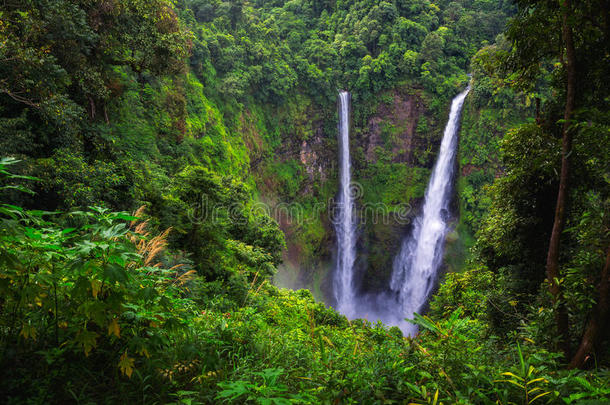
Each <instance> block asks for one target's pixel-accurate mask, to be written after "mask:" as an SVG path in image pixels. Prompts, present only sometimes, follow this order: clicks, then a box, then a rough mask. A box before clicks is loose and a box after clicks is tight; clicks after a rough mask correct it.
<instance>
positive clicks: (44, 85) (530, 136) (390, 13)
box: [0, 0, 610, 404]
mask: <svg viewBox="0 0 610 405" xmlns="http://www.w3.org/2000/svg"><path fill="white" fill-rule="evenodd" d="M606 3H607V2H606ZM606 3H605V2H603V1H593V0H589V1H585V2H582V4H580V3H579V4H578V5H577V6H571V7H573V10H572V11H573V13H572V14H571V15H570V18H569V19H567V20H566V21H567V24H568V25H569V26H570V27H572V29H573V30H574V33H575V43H576V48H577V52H576V58H577V61H578V69H579V74H580V76H579V80H580V81H579V86H580V87H579V91H578V94H577V97H576V101H577V108H576V110H575V113H574V116H573V118H572V119H571V121H570V124H571V126H570V128H571V131H573V132H572V133H573V134H574V147H573V151H572V152H571V154H572V169H571V170H572V172H571V174H570V177H571V187H570V189H569V205H568V208H567V211H566V227H565V231H564V232H563V235H562V242H561V247H562V249H561V256H560V270H561V275H562V276H561V280H558V282H559V283H560V285H561V288H562V291H563V294H562V297H563V298H562V299H563V301H562V302H560V303H559V304H561V305H562V306H564V307H565V308H567V310H568V313H569V319H570V325H571V330H570V333H569V336H567V339H568V340H569V341H570V343H571V344H572V345H573V346H576V345H578V343H579V341H580V340H581V336H582V335H583V333H584V331H585V330H586V329H587V327H588V326H587V325H588V323H589V322H590V319H591V318H592V315H594V314H595V313H596V311H598V309H599V306H600V302H602V301H603V300H602V298H603V297H601V296H600V292H599V291H600V288H599V287H598V286H599V285H601V284H602V282H603V279H602V275H601V269H602V268H604V260H607V258H606V255H607V253H606V251H607V248H608V244H609V238H610V233H609V231H608V229H609V228H608V221H609V217H608V213H609V212H610V210H609V201H610V192H609V191H610V190H609V184H610V183H609V178H608V167H607V160H608V156H610V143H609V141H610V136H609V135H610V116H609V114H608V111H610V106H609V105H608V103H609V102H610V99H609V98H608V97H609V96H608V95H609V94H610V91H609V88H608V85H609V84H608V82H607V80H606V78H607V77H608V75H609V74H610V72H608V67H609V66H610V64H608V45H609V44H610V41H609V34H608V21H607V15H606V16H605V18H606V20H604V14H605V13H604V12H603V11H604V10H605V11H607V5H606V6H605V4H606ZM603 7H606V9H604V8H603ZM598 8H601V9H602V12H601V13H599V12H597V11H596V10H597V9H598ZM562 12H563V9H562V8H561V7H560V6H559V5H558V4H556V2H551V1H517V2H516V4H512V3H510V2H506V1H502V0H456V1H445V0H439V1H429V0H392V1H381V2H377V1H371V0H353V1H351V0H350V1H347V0H345V1H344V0H339V1H324V0H292V1H283V0H274V1H264V0H253V1H251V2H246V1H242V0H229V1H226V2H223V1H219V0H177V1H170V0H154V1H144V0H115V1H87V0H27V1H20V2H5V3H3V4H2V5H0V158H1V159H2V160H0V204H1V205H0V350H1V357H0V402H3V403H4V402H6V403H128V402H141V403H171V402H173V403H181V404H195V403H259V404H284V403H327V404H336V403H379V404H389V403H418V404H426V403H428V404H440V403H446V404H449V403H461V404H469V403H482V404H493V403H497V404H511V403H516V404H530V403H536V404H539V403H568V404H570V403H587V402H585V401H587V400H590V401H591V402H589V403H598V402H599V401H603V400H605V399H608V398H609V397H610V385H609V381H610V378H609V374H608V364H609V363H608V361H609V357H610V354H609V353H608V350H607V345H606V346H605V349H604V345H600V346H599V347H596V350H595V352H594V353H591V356H589V357H588V360H587V366H588V367H589V368H590V370H589V371H576V370H568V369H567V368H566V364H567V362H568V361H569V359H567V358H564V357H562V355H561V354H558V353H556V352H557V351H558V349H559V348H558V345H557V343H558V333H557V330H556V326H555V324H554V318H555V316H556V313H557V306H558V303H556V302H555V303H554V301H553V300H552V299H551V297H549V294H548V291H547V287H546V286H547V284H548V283H547V282H545V277H546V276H545V272H544V267H545V258H546V253H547V248H548V243H549V235H550V233H551V229H552V227H553V212H554V209H555V201H556V193H557V191H556V190H557V187H558V183H559V174H558V173H559V172H560V171H561V164H562V163H561V160H562V154H561V131H562V125H563V120H562V119H563V109H564V105H565V100H566V97H567V96H566V94H565V93H566V90H565V88H566V82H567V80H568V79H567V73H566V64H565V60H564V55H563V54H564V52H563V48H564V45H563V42H562V41H563V39H562V38H563V37H562V35H561V31H562V25H561V24H562V14H561V13H562ZM515 13H516V14H515ZM513 15H515V18H513V19H512V20H511V22H510V24H509V25H508V29H506V27H505V25H506V22H507V19H508V18H509V17H510V16H513ZM504 31H505V32H504ZM502 32H504V34H502ZM467 72H471V73H472V82H471V84H472V91H471V94H470V95H469V97H468V99H467V101H466V103H465V110H464V119H463V123H462V127H463V129H462V135H461V140H460V147H459V148H460V149H459V156H458V160H459V162H458V166H459V171H460V176H459V178H458V179H457V199H456V203H455V211H456V213H459V220H458V221H456V232H455V233H454V235H452V237H451V238H450V239H451V243H450V247H449V249H448V254H447V267H448V268H449V270H452V271H456V272H450V273H448V274H447V275H446V277H445V280H444V281H443V283H442V284H441V286H440V288H439V291H438V292H437V293H436V294H435V297H434V298H433V299H432V301H431V302H430V308H429V311H428V314H427V315H426V316H423V315H416V319H415V320H413V322H415V323H416V324H417V325H418V326H419V327H420V331H421V333H420V334H418V335H417V336H415V337H411V338H405V337H403V336H402V334H401V332H400V330H398V329H397V328H387V327H386V326H384V325H382V324H376V325H371V324H370V323H369V322H368V321H364V320H356V321H351V322H350V321H348V320H347V319H346V318H345V317H343V316H341V315H339V314H338V313H336V312H335V311H334V310H332V309H331V308H327V307H326V306H325V305H324V304H322V303H321V302H316V300H314V298H313V296H312V294H311V293H310V292H308V291H306V290H299V291H289V290H283V289H279V288H277V287H275V286H273V285H272V283H273V277H274V275H276V273H277V271H278V267H280V266H284V267H283V270H282V273H281V274H280V275H281V277H280V278H276V280H278V279H279V280H284V279H285V280H287V281H286V282H285V284H288V285H306V286H308V287H310V288H311V289H312V291H313V295H315V297H316V298H318V299H320V298H324V297H325V296H328V294H329V288H330V287H329V285H330V283H328V280H329V277H328V271H329V270H330V266H329V262H330V261H331V258H332V250H333V246H332V230H331V229H332V226H331V224H330V222H329V218H327V216H326V210H327V208H329V206H328V205H329V201H330V199H331V197H332V195H333V194H334V192H335V190H336V182H335V180H334V179H335V177H336V165H334V164H333V163H332V162H333V161H334V160H335V157H336V146H337V145H336V140H335V132H336V114H335V97H336V90H337V89H340V88H341V89H349V90H350V92H351V94H352V97H353V100H354V103H353V111H352V127H353V134H354V136H353V144H352V157H353V163H354V177H355V179H356V180H357V181H358V182H359V183H360V185H361V186H362V190H361V191H362V195H361V196H360V198H359V201H358V204H359V207H362V206H364V205H365V204H373V205H374V204H384V206H385V207H386V209H387V210H389V211H390V212H393V211H398V210H400V209H401V208H400V207H401V204H404V203H410V204H412V206H413V208H414V210H413V213H415V212H416V211H417V209H418V206H419V201H420V200H421V198H422V197H423V195H424V192H425V185H426V182H427V180H428V177H429V173H430V170H431V167H432V165H433V162H434V158H435V153H436V152H435V151H436V149H437V146H438V143H439V142H440V135H441V129H442V126H443V124H444V120H445V114H446V109H447V106H448V102H449V100H450V98H451V97H452V96H453V95H454V94H456V93H457V91H458V90H460V89H462V88H463V87H464V86H465V85H466V82H467V81H468V77H467V75H466V73H467ZM5 156H10V157H6V158H5ZM261 202H265V203H269V204H270V205H271V206H273V204H277V203H279V204H287V203H289V204H293V205H289V206H288V207H295V206H296V207H298V211H280V212H279V214H278V212H272V211H273V210H269V209H268V208H269V206H268V205H263V204H261ZM286 214H287V215H286ZM361 232H362V244H363V245H365V247H366V248H365V249H361V250H362V251H363V253H361V256H360V257H359V259H358V265H359V266H360V267H361V269H362V271H363V272H364V273H365V275H364V278H363V280H364V282H365V284H366V286H365V289H366V290H369V291H378V290H382V289H383V288H384V285H385V283H386V280H387V277H388V276H389V273H390V271H391V259H392V256H393V254H394V253H395V251H396V247H397V246H398V243H399V241H400V237H401V236H402V235H403V233H404V232H405V227H404V226H403V225H401V224H397V223H379V222H377V223H373V222H368V223H366V224H364V225H363V227H362V229H361ZM470 248H472V249H470ZM282 262H284V263H282ZM606 265H607V264H606ZM604 327H605V329H603V328H602V329H603V330H602V332H601V336H602V337H603V338H606V339H607V338H608V335H610V333H608V330H607V329H608V325H604ZM602 342H603V340H602ZM596 401H597V402H596Z"/></svg>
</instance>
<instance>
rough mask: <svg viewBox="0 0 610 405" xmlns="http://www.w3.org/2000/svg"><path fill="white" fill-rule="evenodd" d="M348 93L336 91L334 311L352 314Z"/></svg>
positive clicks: (353, 247)
mask: <svg viewBox="0 0 610 405" xmlns="http://www.w3.org/2000/svg"><path fill="white" fill-rule="evenodd" d="M349 112H350V94H349V93H348V92H347V91H342V92H340V93H339V196H338V198H337V211H336V214H337V215H336V216H335V218H334V222H335V232H336V234H337V263H336V268H335V279H334V291H335V300H336V301H337V310H338V311H339V312H341V313H342V314H344V315H346V316H348V317H352V316H353V315H355V303H356V294H355V291H354V290H355V289H354V261H355V260H356V221H355V218H354V208H355V207H354V198H353V197H354V196H353V195H352V193H351V183H352V180H351V177H352V176H351V167H352V165H351V162H350V155H349V115H350V114H349Z"/></svg>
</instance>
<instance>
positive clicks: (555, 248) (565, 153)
mask: <svg viewBox="0 0 610 405" xmlns="http://www.w3.org/2000/svg"><path fill="white" fill-rule="evenodd" d="M571 9H572V5H571V0H565V1H564V4H563V10H562V14H563V21H562V34H563V41H564V45H565V50H566V55H565V62H564V63H565V65H566V70H567V89H566V104H565V109H564V123H563V129H562V147H561V175H560V178H559V191H558V193H557V204H556V206H555V219H554V221H553V230H552V232H551V240H550V242H549V250H548V253H547V258H546V275H547V278H548V281H549V291H550V292H551V295H552V296H553V302H554V303H555V304H556V305H557V311H556V315H555V321H556V323H557V332H558V333H559V335H560V341H559V344H560V349H561V350H562V351H563V353H564V355H565V357H566V359H569V358H570V352H571V350H570V335H569V322H568V310H567V308H566V307H565V303H564V302H563V296H562V293H561V287H560V286H559V283H558V280H559V278H560V274H559V243H560V238H561V233H562V231H563V224H564V220H565V207H566V200H567V195H568V179H569V169H570V160H569V158H570V153H571V150H572V132H571V131H570V119H571V118H572V111H574V103H575V98H576V97H575V90H576V55H575V50H574V39H573V37H572V27H570V25H569V22H568V18H569V16H570V11H571Z"/></svg>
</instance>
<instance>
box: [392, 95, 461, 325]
mask: <svg viewBox="0 0 610 405" xmlns="http://www.w3.org/2000/svg"><path fill="white" fill-rule="evenodd" d="M469 90H470V86H468V88H467V89H466V90H464V91H463V92H462V93H460V94H459V95H457V96H456V97H455V98H454V99H453V101H452V103H451V113H450V114H449V120H448V122H447V126H446V127H445V133H444V135H443V140H442V142H441V150H440V152H439V155H438V160H437V161H436V164H435V166H434V170H433V171H432V176H431V177H430V182H429V183H428V188H427V190H426V197H425V201H424V207H423V210H422V212H421V214H420V215H419V216H418V217H417V218H416V219H415V222H414V224H413V232H412V234H411V236H410V237H408V238H406V239H405V240H404V241H403V243H402V246H401V249H400V252H399V254H398V255H397V256H396V258H395V259H394V268H393V272H392V279H391V283H390V288H391V289H392V290H393V291H395V292H397V293H398V302H399V305H400V308H399V309H398V310H399V311H400V312H401V315H402V317H401V318H413V313H414V312H419V311H420V310H421V309H422V307H423V306H424V305H425V303H426V301H427V299H428V296H429V295H430V293H431V292H432V289H433V288H434V284H435V282H436V279H437V272H438V269H439V267H440V265H441V261H442V258H443V247H444V244H445V236H446V234H447V229H448V227H447V223H446V221H447V217H448V214H449V201H450V197H451V183H452V179H453V169H454V164H455V163H454V162H455V154H456V148H457V134H458V130H459V120H460V114H461V110H462V105H463V104H464V99H465V98H466V95H467V94H468V91H469ZM399 326H401V328H402V329H403V331H404V332H406V333H409V334H413V333H414V332H416V331H417V328H416V326H415V325H411V324H404V323H402V322H401V323H400V324H399Z"/></svg>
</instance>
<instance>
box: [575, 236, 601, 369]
mask: <svg viewBox="0 0 610 405" xmlns="http://www.w3.org/2000/svg"><path fill="white" fill-rule="evenodd" d="M609 268H610V246H609V247H608V250H607V251H606V264H605V265H604V269H603V270H602V277H601V280H600V281H599V287H598V291H599V297H598V299H597V304H595V307H594V308H593V313H592V314H591V318H589V321H588V322H587V326H586V327H585V332H584V333H583V335H582V340H581V341H580V346H579V347H578V350H577V351H576V354H575V355H574V357H573V358H572V361H571V362H570V368H584V367H586V366H587V365H589V364H590V361H589V360H590V359H591V358H592V357H593V356H594V355H595V353H596V352H597V350H598V349H599V347H600V343H601V341H602V337H603V335H604V334H603V332H604V326H605V325H604V323H605V322H607V321H608V316H609V315H610V270H609Z"/></svg>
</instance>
